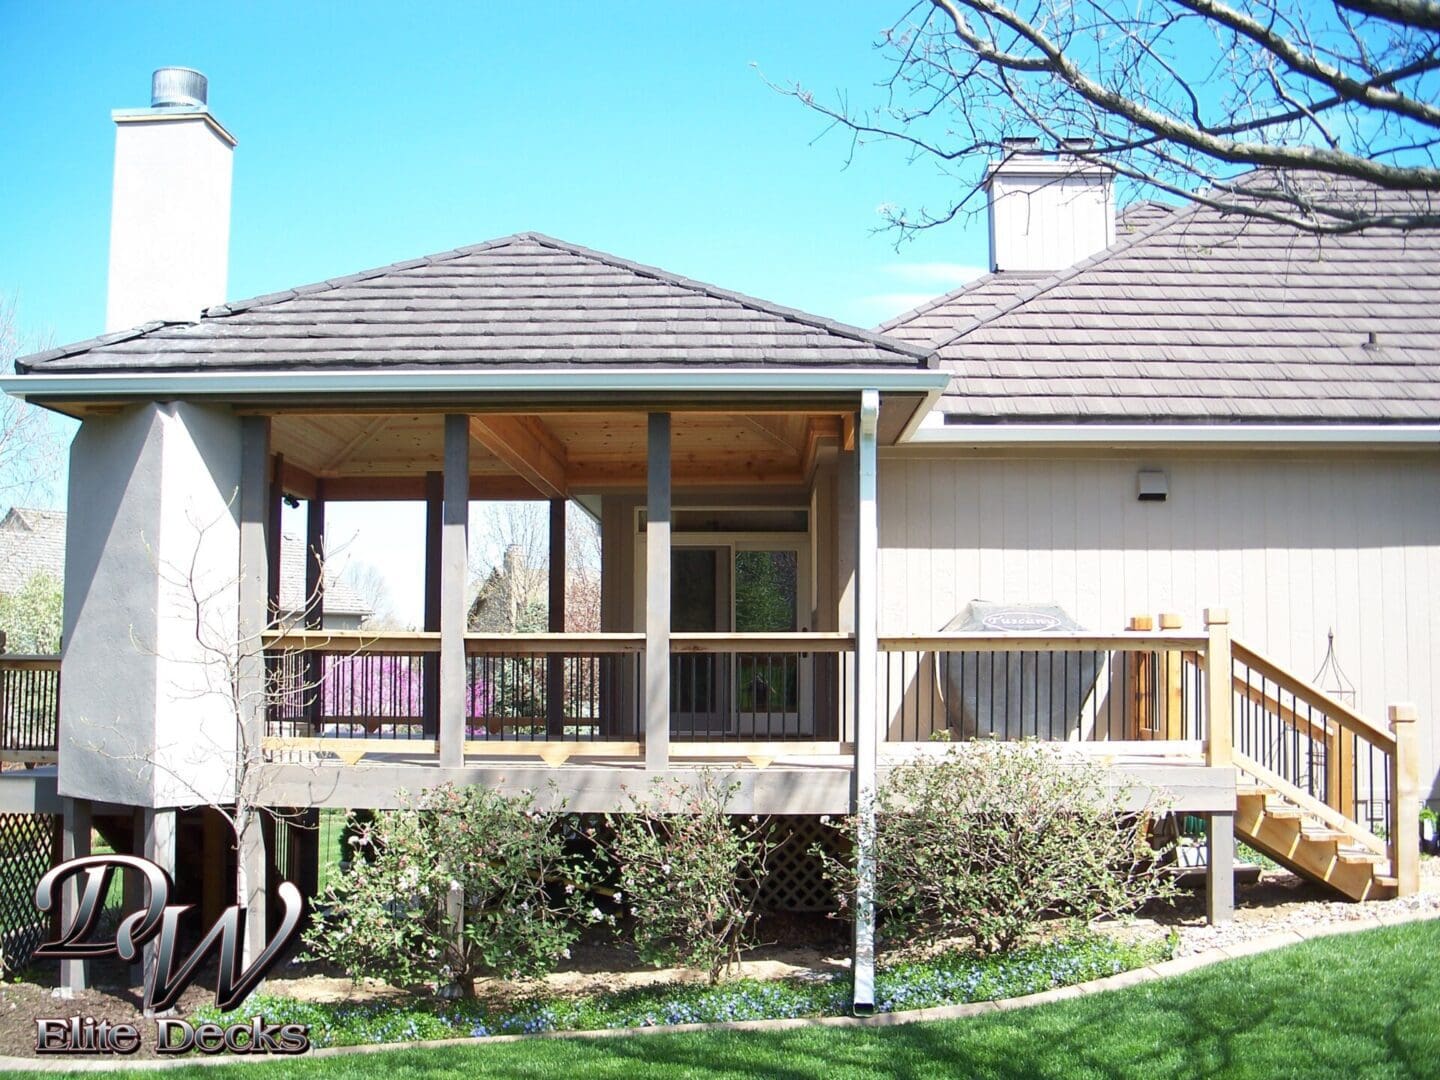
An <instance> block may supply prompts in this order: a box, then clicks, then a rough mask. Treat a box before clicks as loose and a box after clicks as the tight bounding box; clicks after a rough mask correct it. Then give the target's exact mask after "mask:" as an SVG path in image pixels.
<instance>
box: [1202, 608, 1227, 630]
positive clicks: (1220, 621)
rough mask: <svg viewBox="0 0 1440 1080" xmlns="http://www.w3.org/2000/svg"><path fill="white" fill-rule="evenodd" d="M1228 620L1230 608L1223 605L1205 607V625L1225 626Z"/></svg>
mask: <svg viewBox="0 0 1440 1080" xmlns="http://www.w3.org/2000/svg"><path fill="white" fill-rule="evenodd" d="M1229 622H1230V609H1229V608H1223V607H1207V608H1206V609H1205V625H1206V626H1225V625H1227V624H1228V623H1229Z"/></svg>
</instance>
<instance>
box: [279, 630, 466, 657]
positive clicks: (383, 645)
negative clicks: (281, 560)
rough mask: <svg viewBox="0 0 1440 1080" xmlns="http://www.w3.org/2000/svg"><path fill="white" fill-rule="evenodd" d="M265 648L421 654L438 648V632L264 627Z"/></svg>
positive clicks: (435, 650) (436, 650) (299, 650)
mask: <svg viewBox="0 0 1440 1080" xmlns="http://www.w3.org/2000/svg"><path fill="white" fill-rule="evenodd" d="M260 640H261V643H262V644H263V645H264V647H265V648H267V649H292V650H294V651H296V652H301V651H320V652H347V653H424V652H439V651H440V635H439V634H434V633H423V632H420V631H416V630H299V629H292V630H267V631H265V633H263V634H262V635H261V636H260Z"/></svg>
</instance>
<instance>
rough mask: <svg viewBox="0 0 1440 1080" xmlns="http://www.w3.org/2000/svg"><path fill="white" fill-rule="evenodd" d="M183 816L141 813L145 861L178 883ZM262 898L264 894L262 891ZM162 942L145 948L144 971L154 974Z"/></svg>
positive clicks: (157, 811)
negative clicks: (179, 829)
mask: <svg viewBox="0 0 1440 1080" xmlns="http://www.w3.org/2000/svg"><path fill="white" fill-rule="evenodd" d="M178 817H179V815H178V814H177V813H176V812H175V811H174V810H165V809H157V808H154V807H148V806H147V807H144V808H143V809H141V811H140V822H139V824H140V827H141V844H142V850H143V851H144V853H145V858H147V859H149V860H150V861H151V862H152V863H154V864H155V865H156V866H158V867H160V869H161V870H164V871H165V873H166V874H167V875H168V876H169V878H170V880H171V881H174V880H175V858H176V839H177V838H176V829H177V827H178V825H179V821H178V820H177V819H178ZM261 895H262V896H263V895H264V892H263V890H262V892H261ZM254 917H255V915H254V913H253V912H252V913H251V914H250V915H249V916H248V917H247V919H246V924H245V929H246V936H247V937H248V936H249V931H250V922H249V920H250V919H251V918H254ZM261 932H262V934H263V932H264V924H263V923H262V924H261ZM159 950H160V940H159V938H151V939H150V940H149V941H147V942H146V943H145V948H144V957H145V962H144V965H143V966H144V970H145V971H147V972H148V971H150V969H151V968H152V966H153V965H154V964H155V958H156V957H157V956H158V955H159Z"/></svg>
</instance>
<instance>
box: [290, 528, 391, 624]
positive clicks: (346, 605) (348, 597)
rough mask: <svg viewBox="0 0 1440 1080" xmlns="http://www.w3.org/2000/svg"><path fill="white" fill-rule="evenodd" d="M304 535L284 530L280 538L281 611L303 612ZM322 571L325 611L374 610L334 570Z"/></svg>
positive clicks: (363, 613)
mask: <svg viewBox="0 0 1440 1080" xmlns="http://www.w3.org/2000/svg"><path fill="white" fill-rule="evenodd" d="M305 554H306V550H305V538H304V537H303V536H293V535H291V534H290V533H284V534H283V535H282V536H281V537H280V610H281V611H285V612H292V613H294V612H299V611H303V610H304V607H305ZM324 570H325V614H327V615H359V616H361V617H362V618H364V617H365V616H367V615H373V614H374V613H375V612H374V609H373V608H371V606H370V605H369V604H367V603H366V602H365V600H364V599H363V598H362V597H361V596H360V594H359V593H357V592H356V591H355V590H354V589H353V588H351V587H350V584H349V582H347V581H346V580H345V579H344V578H343V577H342V576H341V575H340V574H338V573H337V572H336V571H335V569H334V568H333V567H332V566H330V565H327V566H325V567H324Z"/></svg>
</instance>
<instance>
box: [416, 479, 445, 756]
mask: <svg viewBox="0 0 1440 1080" xmlns="http://www.w3.org/2000/svg"><path fill="white" fill-rule="evenodd" d="M444 506H445V475H444V473H438V472H431V473H426V474H425V621H424V628H425V632H426V633H427V634H438V633H439V632H440V532H441V528H442V521H443V518H444ZM420 669H421V671H423V672H424V673H425V675H424V678H423V679H422V680H421V688H422V692H423V694H424V699H423V701H422V702H421V705H420V712H421V714H422V717H423V718H422V720H421V722H420V731H421V733H422V734H423V735H424V736H425V738H427V739H435V738H438V737H439V735H440V657H439V654H437V653H427V654H426V655H425V658H424V659H423V660H421V662H420Z"/></svg>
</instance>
